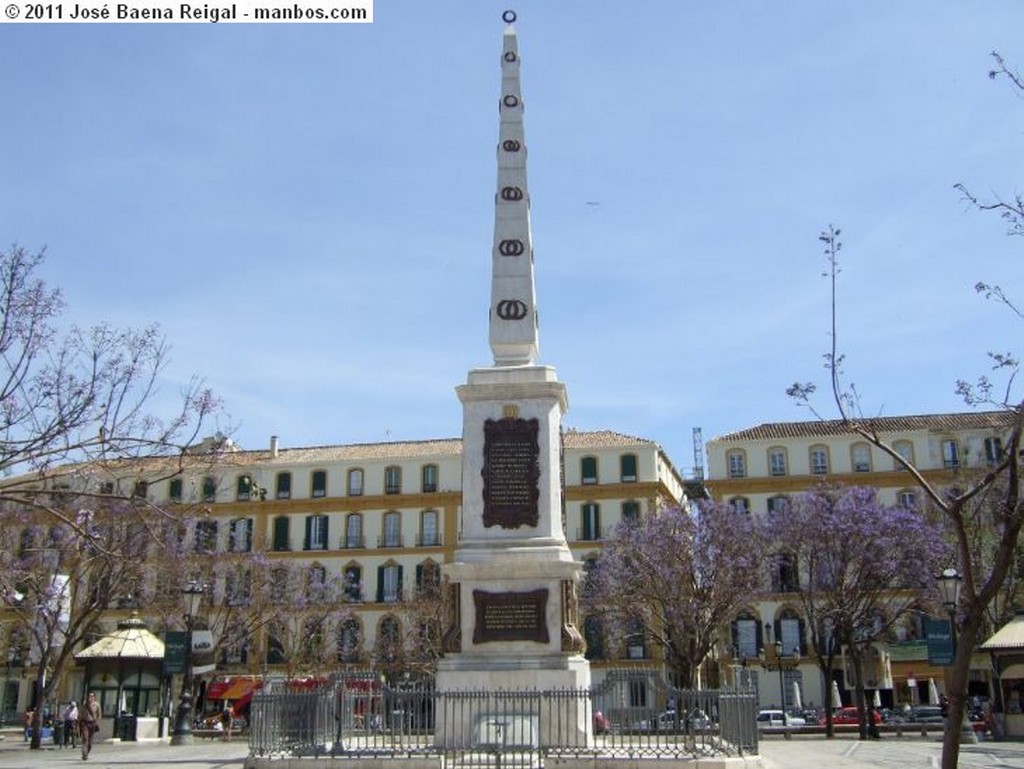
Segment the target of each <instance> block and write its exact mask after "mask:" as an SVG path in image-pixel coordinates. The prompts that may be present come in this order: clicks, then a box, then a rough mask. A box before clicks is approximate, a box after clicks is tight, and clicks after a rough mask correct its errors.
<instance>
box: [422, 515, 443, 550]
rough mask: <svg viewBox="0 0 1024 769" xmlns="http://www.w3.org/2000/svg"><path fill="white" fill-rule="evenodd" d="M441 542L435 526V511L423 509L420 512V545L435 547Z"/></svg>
mask: <svg viewBox="0 0 1024 769" xmlns="http://www.w3.org/2000/svg"><path fill="white" fill-rule="evenodd" d="M440 544H441V535H440V532H439V531H438V528H437V511H436V510H424V511H423V512H422V513H420V546H421V547H437V546H438V545H440Z"/></svg>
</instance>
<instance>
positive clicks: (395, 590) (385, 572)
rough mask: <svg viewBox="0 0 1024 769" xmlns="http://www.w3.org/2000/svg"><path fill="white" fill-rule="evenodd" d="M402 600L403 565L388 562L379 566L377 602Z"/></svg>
mask: <svg viewBox="0 0 1024 769" xmlns="http://www.w3.org/2000/svg"><path fill="white" fill-rule="evenodd" d="M401 600H402V567H401V566H400V565H398V564H386V565H384V566H379V567H378V568H377V603H397V602H398V601H401Z"/></svg>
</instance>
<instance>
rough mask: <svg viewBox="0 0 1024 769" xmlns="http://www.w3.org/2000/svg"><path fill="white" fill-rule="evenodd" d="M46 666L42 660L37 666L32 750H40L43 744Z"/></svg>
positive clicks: (30, 745) (30, 744) (30, 746)
mask: <svg viewBox="0 0 1024 769" xmlns="http://www.w3.org/2000/svg"><path fill="white" fill-rule="evenodd" d="M45 687H46V666H45V665H44V664H43V663H42V661H40V663H39V666H38V667H37V668H36V709H35V712H34V713H33V714H32V741H31V742H30V743H29V748H30V749H31V750H39V749H40V748H41V747H42V746H43V710H44V708H45V707H46V696H47V692H46V688H45Z"/></svg>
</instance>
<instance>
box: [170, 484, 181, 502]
mask: <svg viewBox="0 0 1024 769" xmlns="http://www.w3.org/2000/svg"><path fill="white" fill-rule="evenodd" d="M167 498H168V499H169V500H171V502H181V478H171V480H170V483H168V484H167Z"/></svg>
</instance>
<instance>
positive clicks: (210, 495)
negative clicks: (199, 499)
mask: <svg viewBox="0 0 1024 769" xmlns="http://www.w3.org/2000/svg"><path fill="white" fill-rule="evenodd" d="M216 501H217V481H215V480H214V479H213V478H211V477H210V476H206V477H205V478H203V502H207V503H212V502H216Z"/></svg>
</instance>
